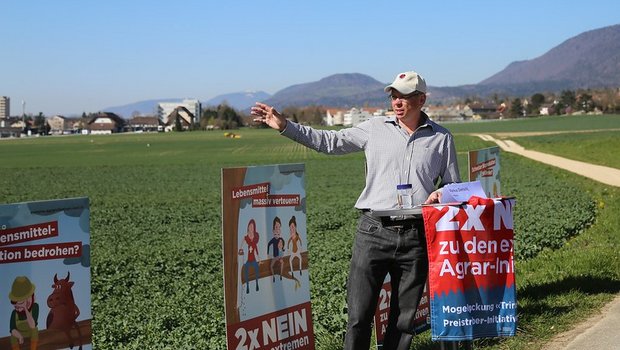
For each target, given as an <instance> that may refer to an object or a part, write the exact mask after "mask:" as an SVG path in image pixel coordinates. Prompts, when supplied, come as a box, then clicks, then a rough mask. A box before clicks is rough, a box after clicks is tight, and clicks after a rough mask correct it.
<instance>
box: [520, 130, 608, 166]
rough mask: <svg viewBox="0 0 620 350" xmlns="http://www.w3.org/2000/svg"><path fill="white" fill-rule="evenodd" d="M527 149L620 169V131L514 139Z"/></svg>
mask: <svg viewBox="0 0 620 350" xmlns="http://www.w3.org/2000/svg"><path fill="white" fill-rule="evenodd" d="M512 140H514V141H515V142H517V143H518V144H520V145H521V146H523V147H525V148H527V149H535V150H537V151H541V152H545V153H550V154H555V155H558V156H561V157H566V158H571V159H575V160H580V161H582V162H587V163H592V164H598V165H605V166H609V167H613V168H617V169H620V156H619V155H618V152H619V151H620V130H617V131H593V132H588V133H565V134H557V135H545V136H529V137H513V138H512Z"/></svg>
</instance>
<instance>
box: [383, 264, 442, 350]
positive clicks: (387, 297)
mask: <svg viewBox="0 0 620 350" xmlns="http://www.w3.org/2000/svg"><path fill="white" fill-rule="evenodd" d="M391 298H392V284H391V278H390V275H389V274H388V275H387V276H386V277H385V280H384V281H383V286H382V287H381V291H380V292H379V302H378V303H377V309H376V311H375V316H374V325H375V339H376V341H377V349H382V348H383V339H384V337H385V332H386V330H387V325H388V319H389V316H390V302H391V300H392V299H391ZM430 327H431V320H430V305H429V300H428V281H426V284H425V285H424V291H423V292H422V297H421V298H420V302H419V303H418V309H417V310H416V313H415V320H414V326H413V332H414V334H419V333H422V332H424V331H426V330H428V329H429V328H430Z"/></svg>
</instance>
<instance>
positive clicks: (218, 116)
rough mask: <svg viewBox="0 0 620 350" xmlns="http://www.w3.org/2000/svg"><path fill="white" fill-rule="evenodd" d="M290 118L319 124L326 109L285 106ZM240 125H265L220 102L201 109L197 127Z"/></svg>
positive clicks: (285, 112)
mask: <svg viewBox="0 0 620 350" xmlns="http://www.w3.org/2000/svg"><path fill="white" fill-rule="evenodd" d="M281 112H282V114H284V115H286V116H287V118H290V119H291V120H293V121H295V122H298V123H302V124H314V125H319V124H321V123H322V122H323V117H324V116H325V113H326V110H325V108H323V107H318V106H308V107H286V108H284V109H283V110H282V111H281ZM240 126H251V127H265V126H264V125H262V124H256V123H254V122H253V121H252V117H251V116H249V115H247V114H244V113H241V112H239V111H237V110H236V109H234V108H232V107H230V106H228V105H227V104H225V103H224V104H220V105H218V106H217V107H212V108H206V109H204V110H203V111H202V116H201V118H200V125H199V128H200V129H201V130H205V129H212V128H217V129H236V128H238V127H240Z"/></svg>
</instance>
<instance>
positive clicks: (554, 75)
mask: <svg viewBox="0 0 620 350" xmlns="http://www.w3.org/2000/svg"><path fill="white" fill-rule="evenodd" d="M388 83H389V82H380V81H377V80H376V79H374V78H372V77H370V76H367V75H364V74H360V73H346V74H335V75H331V76H328V77H326V78H323V79H321V80H319V81H316V82H310V83H304V84H297V85H293V86H290V87H287V88H284V89H282V90H280V91H278V92H277V93H275V94H274V95H273V96H270V95H269V94H267V93H265V92H253V93H247V92H241V93H231V94H226V95H220V96H218V97H215V98H213V99H210V100H208V101H207V102H203V105H218V104H220V103H222V102H223V101H226V102H227V103H228V104H229V105H230V106H232V107H234V108H236V109H238V110H247V109H248V108H249V107H250V106H252V105H253V104H254V102H255V101H265V102H266V103H268V104H271V105H274V106H276V107H278V108H283V107H286V106H299V107H301V106H309V105H323V106H332V107H343V108H347V107H354V106H358V107H363V106H373V107H380V106H387V99H386V96H385V93H384V92H383V87H384V86H385V85H387V84H388ZM601 87H620V24H619V25H613V26H609V27H604V28H600V29H595V30H591V31H588V32H584V33H582V34H579V35H577V36H575V37H573V38H570V39H568V40H566V41H564V42H563V43H561V44H560V45H558V46H556V47H554V48H552V49H551V50H549V51H548V52H547V53H545V54H544V55H542V56H540V57H537V58H534V59H531V60H525V61H517V62H513V63H511V64H509V65H508V66H507V67H506V68H505V69H504V70H502V71H500V72H498V73H496V74H494V75H492V76H491V77H489V78H487V79H485V80H483V81H481V82H480V83H478V84H470V85H460V86H453V87H433V86H429V87H428V92H429V102H430V103H437V102H443V103H446V102H449V101H450V100H455V99H460V98H464V97H473V96H479V97H484V96H490V95H492V94H500V95H509V96H530V95H532V94H535V93H537V92H559V91H561V90H567V89H571V90H574V89H586V88H601ZM175 100H179V101H180V100H181V99H166V100H165V101H169V102H174V101H175ZM160 101H164V100H163V99H160V100H149V101H141V102H136V103H133V104H129V105H125V106H121V107H112V108H108V109H105V111H109V112H114V111H119V112H115V113H117V114H119V115H121V116H123V117H129V116H131V114H132V113H133V112H134V111H138V112H140V113H143V114H149V113H152V112H153V109H154V106H156V103H157V102H160ZM121 111H122V112H121Z"/></svg>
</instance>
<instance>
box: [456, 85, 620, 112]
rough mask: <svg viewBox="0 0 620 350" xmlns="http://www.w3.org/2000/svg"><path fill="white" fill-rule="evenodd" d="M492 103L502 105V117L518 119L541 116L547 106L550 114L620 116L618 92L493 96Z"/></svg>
mask: <svg viewBox="0 0 620 350" xmlns="http://www.w3.org/2000/svg"><path fill="white" fill-rule="evenodd" d="M490 99H491V101H492V103H493V104H495V105H496V106H498V107H499V106H502V108H500V109H503V110H502V111H501V112H502V115H504V116H508V117H520V116H525V115H540V112H541V109H542V108H543V107H546V108H547V110H548V113H549V114H556V115H561V114H570V113H573V112H575V111H583V112H584V113H590V112H593V111H595V110H598V111H601V112H602V113H620V89H617V88H614V89H596V90H576V91H575V90H563V91H561V92H560V93H557V94H555V93H544V94H543V93H535V94H533V95H531V96H530V97H529V98H520V97H510V96H500V95H498V94H494V95H493V96H491V98H490ZM479 100H480V99H479V98H476V97H468V98H466V99H465V100H464V101H463V102H464V104H468V105H469V104H471V103H473V102H474V101H479Z"/></svg>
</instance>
